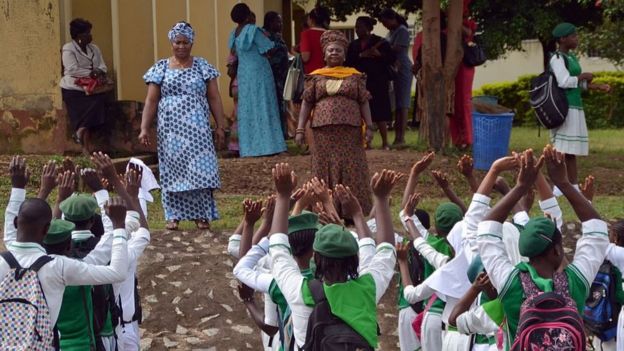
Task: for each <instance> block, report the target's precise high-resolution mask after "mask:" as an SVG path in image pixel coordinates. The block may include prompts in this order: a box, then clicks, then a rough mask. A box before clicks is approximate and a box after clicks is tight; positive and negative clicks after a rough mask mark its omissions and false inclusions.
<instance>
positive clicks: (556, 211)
mask: <svg viewBox="0 0 624 351" xmlns="http://www.w3.org/2000/svg"><path fill="white" fill-rule="evenodd" d="M535 188H536V189H537V194H538V196H539V206H540V209H541V210H542V212H543V213H544V214H545V215H548V216H549V217H551V218H552V219H553V220H554V221H555V224H556V225H557V228H559V230H560V231H561V227H562V226H563V211H561V207H560V206H559V202H558V201H557V198H556V197H555V195H554V194H553V191H552V188H551V186H550V184H548V181H547V180H546V177H544V175H543V174H542V173H541V172H540V174H538V175H537V180H536V181H535Z"/></svg>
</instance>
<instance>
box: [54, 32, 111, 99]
mask: <svg viewBox="0 0 624 351" xmlns="http://www.w3.org/2000/svg"><path fill="white" fill-rule="evenodd" d="M61 58H62V61H63V68H64V71H63V77H62V78H61V82H60V84H59V85H60V87H61V88H63V89H69V90H79V91H84V90H83V88H82V87H80V86H78V85H76V83H74V81H75V80H76V78H80V77H88V76H89V75H90V74H91V71H92V70H94V69H96V68H97V69H99V70H101V71H103V72H106V70H107V69H106V63H105V62H104V58H103V57H102V52H101V51H100V48H98V47H97V45H95V44H88V45H87V53H86V54H85V52H84V51H82V49H81V48H80V46H79V45H78V43H76V42H75V41H73V40H72V41H70V42H69V43H67V44H65V45H63V49H62V52H61Z"/></svg>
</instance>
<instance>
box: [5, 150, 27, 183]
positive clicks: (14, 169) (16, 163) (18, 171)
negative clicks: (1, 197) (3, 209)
mask: <svg viewBox="0 0 624 351" xmlns="http://www.w3.org/2000/svg"><path fill="white" fill-rule="evenodd" d="M9 174H10V175H11V186H12V187H13V188H17V189H25V188H26V184H28V180H29V179H30V171H29V170H28V166H27V165H26V159H25V158H23V157H21V156H15V157H13V158H12V159H11V163H10V164H9Z"/></svg>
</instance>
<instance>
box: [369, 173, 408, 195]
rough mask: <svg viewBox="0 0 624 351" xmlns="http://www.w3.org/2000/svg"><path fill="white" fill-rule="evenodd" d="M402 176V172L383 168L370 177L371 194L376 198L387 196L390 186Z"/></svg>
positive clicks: (390, 189) (392, 186)
mask: <svg viewBox="0 0 624 351" xmlns="http://www.w3.org/2000/svg"><path fill="white" fill-rule="evenodd" d="M401 178H403V174H400V173H398V172H395V171H390V170H387V169H384V170H383V171H381V173H375V175H373V178H372V179H371V187H372V188H373V194H375V196H376V197H378V198H388V196H390V192H391V191H392V188H394V186H395V185H396V184H397V183H398V182H399V180H401Z"/></svg>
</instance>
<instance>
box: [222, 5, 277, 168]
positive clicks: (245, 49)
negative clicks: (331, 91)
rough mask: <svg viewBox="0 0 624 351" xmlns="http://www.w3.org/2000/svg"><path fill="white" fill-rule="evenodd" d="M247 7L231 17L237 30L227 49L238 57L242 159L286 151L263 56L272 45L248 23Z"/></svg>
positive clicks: (240, 7)
mask: <svg viewBox="0 0 624 351" xmlns="http://www.w3.org/2000/svg"><path fill="white" fill-rule="evenodd" d="M250 14H251V10H250V9H249V6H247V5H246V4H243V3H240V4H236V5H235V6H234V7H233V8H232V12H231V14H230V15H231V17H232V21H234V22H235V23H236V24H237V25H238V26H237V27H236V29H234V30H233V31H232V33H231V34H230V40H229V42H228V47H229V48H230V50H231V51H232V52H235V53H236V56H237V57H238V70H237V76H236V77H237V79H238V111H237V116H238V144H239V148H240V156H241V157H253V156H266V155H274V154H279V153H282V152H284V151H286V142H285V141H284V135H283V133H282V125H281V114H280V110H279V106H278V103H277V96H276V93H275V81H274V79H273V71H272V70H271V65H270V64H269V60H268V59H267V57H266V55H267V54H268V53H269V52H271V50H273V49H274V46H275V44H274V43H273V42H272V41H271V39H269V38H267V37H266V35H264V32H263V31H262V29H260V28H258V27H257V26H256V25H255V24H251V23H249V21H248V19H249V16H250Z"/></svg>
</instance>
